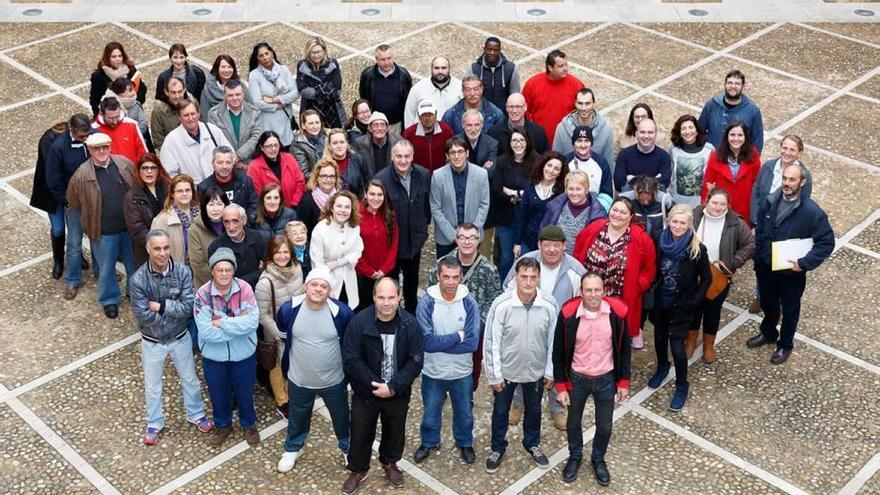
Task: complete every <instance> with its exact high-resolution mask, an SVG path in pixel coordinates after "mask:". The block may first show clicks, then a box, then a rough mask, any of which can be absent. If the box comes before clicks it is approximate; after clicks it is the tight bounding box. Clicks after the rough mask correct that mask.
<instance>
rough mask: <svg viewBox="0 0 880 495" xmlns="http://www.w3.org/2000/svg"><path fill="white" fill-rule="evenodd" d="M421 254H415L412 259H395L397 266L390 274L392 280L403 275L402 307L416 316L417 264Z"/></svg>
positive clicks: (417, 294)
mask: <svg viewBox="0 0 880 495" xmlns="http://www.w3.org/2000/svg"><path fill="white" fill-rule="evenodd" d="M421 259H422V254H421V253H416V255H415V256H414V257H412V258H397V266H396V267H395V268H394V271H393V272H391V277H392V278H398V276H399V275H400V274H403V307H404V309H406V310H407V311H409V312H410V313H412V314H416V305H418V303H419V262H420V261H421Z"/></svg>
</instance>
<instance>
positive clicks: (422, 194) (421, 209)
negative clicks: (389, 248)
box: [376, 164, 431, 259]
mask: <svg viewBox="0 0 880 495" xmlns="http://www.w3.org/2000/svg"><path fill="white" fill-rule="evenodd" d="M409 173H410V179H409V180H410V186H409V191H410V192H409V194H407V192H406V189H405V188H404V187H403V184H401V182H400V176H399V175H398V174H397V170H395V168H394V167H387V168H385V169H384V170H380V171H379V172H378V173H377V174H376V178H377V179H379V180H380V181H382V184H384V185H385V187H386V188H387V189H388V198H387V200H388V201H389V202H390V203H391V205H392V206H394V213H395V214H396V215H397V226H398V230H399V232H400V243H399V244H398V246H397V258H398V259H413V258H415V257H416V256H419V254H420V253H421V251H422V246H423V245H424V244H425V241H426V240H427V239H428V224H429V223H431V208H430V205H429V197H430V194H431V174H430V173H429V172H428V171H427V170H426V169H425V168H424V167H421V166H419V165H416V164H413V165H412V167H411V168H410V171H409Z"/></svg>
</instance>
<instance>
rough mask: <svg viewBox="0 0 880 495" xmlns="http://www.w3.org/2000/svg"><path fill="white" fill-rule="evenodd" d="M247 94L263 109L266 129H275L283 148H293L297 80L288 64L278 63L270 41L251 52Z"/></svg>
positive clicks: (256, 46)
mask: <svg viewBox="0 0 880 495" xmlns="http://www.w3.org/2000/svg"><path fill="white" fill-rule="evenodd" d="M249 67H250V74H249V75H248V93H249V94H250V97H251V102H253V104H254V105H255V106H256V107H257V108H259V109H260V123H261V124H262V126H263V130H264V131H275V132H276V133H277V134H278V136H279V137H280V138H281V146H282V150H283V151H288V150H289V149H290V143H291V142H292V141H293V130H292V129H291V127H290V119H291V117H292V116H293V108H292V107H291V106H290V104H291V103H293V102H294V101H296V99H297V98H299V91H297V89H296V80H295V79H294V78H293V75H292V74H291V73H290V69H289V68H287V66H286V65H282V64H281V63H280V62H278V57H276V56H275V50H273V49H272V47H271V46H269V44H268V43H265V42H262V43H257V44H256V45H255V46H254V50H253V52H251V58H250V63H249Z"/></svg>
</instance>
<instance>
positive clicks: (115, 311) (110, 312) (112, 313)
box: [104, 304, 119, 320]
mask: <svg viewBox="0 0 880 495" xmlns="http://www.w3.org/2000/svg"><path fill="white" fill-rule="evenodd" d="M104 316H106V317H107V318H110V319H111V320H112V319H114V318H116V317H117V316H119V307H118V306H116V305H115V304H108V305H106V306H104Z"/></svg>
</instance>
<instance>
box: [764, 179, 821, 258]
mask: <svg viewBox="0 0 880 495" xmlns="http://www.w3.org/2000/svg"><path fill="white" fill-rule="evenodd" d="M780 201H782V188H781V187H780V188H779V189H777V190H776V192H774V193H773V194H771V195H770V196H769V197H767V198H766V199H765V200H764V201H763V203H762V204H761V208H760V209H759V210H758V223H757V224H756V225H755V264H756V265H757V264H758V263H761V264H763V265H766V266H770V261H771V247H772V244H773V243H774V242H776V241H785V240H788V239H808V238H809V239H813V247H812V248H811V249H810V251H809V252H808V253H807V254H806V255H805V256H804V257H802V258H800V259H798V260H797V263H798V266H800V267H801V269H802V270H804V271H810V270H815V269H816V268H818V267H819V265H821V264H822V262H824V261H825V260H826V259H828V257H829V256H831V253H832V252H833V251H834V243H835V241H834V231H833V230H831V224H830V223H828V215H826V214H825V212H824V211H823V210H822V208H820V207H819V205H817V204H816V203H815V202H814V201H813V200H812V199H810V198H807V197H805V196H804V194H803V193H801V196H800V205H798V206H797V207H796V208H795V209H794V210H792V211H791V212H790V213H789V214H788V215H787V216H786V217H785V218H784V219H783V220H782V222H781V223H780V224H779V226H778V227H777V226H776V222H775V219H776V210H777V208H778V206H779V202H780ZM776 273H785V274H796V273H797V272H793V271H791V270H784V271H780V272H776Z"/></svg>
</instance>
